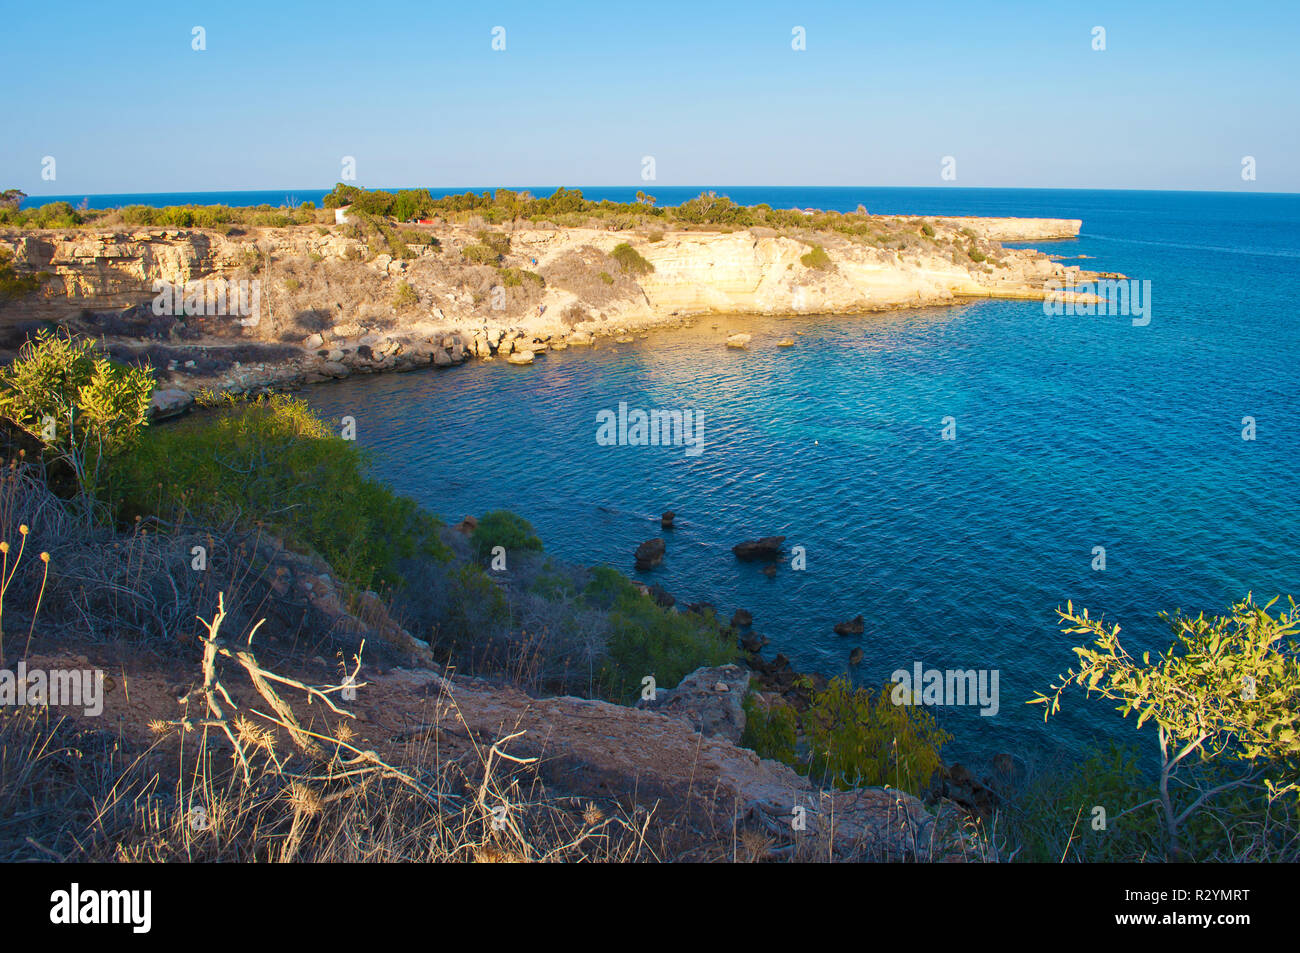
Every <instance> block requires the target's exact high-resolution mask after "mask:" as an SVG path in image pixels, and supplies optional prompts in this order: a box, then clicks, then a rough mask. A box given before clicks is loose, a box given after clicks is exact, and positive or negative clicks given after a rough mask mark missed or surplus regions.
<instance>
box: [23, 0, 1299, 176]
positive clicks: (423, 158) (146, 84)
mask: <svg viewBox="0 0 1300 953" xmlns="http://www.w3.org/2000/svg"><path fill="white" fill-rule="evenodd" d="M0 17H2V19H0V22H3V23H4V24H5V30H4V34H3V36H0V62H3V64H4V67H5V68H4V77H5V86H6V90H5V92H6V100H7V102H8V103H9V104H10V108H9V109H8V110H6V112H7V116H6V119H5V121H4V125H3V133H0V188H5V187H17V188H22V189H24V190H25V191H27V192H28V193H30V194H32V195H41V194H60V195H62V194H78V195H79V194H95V193H104V192H155V191H181V190H221V189H285V190H289V189H294V188H298V189H302V188H328V187H329V186H331V185H332V184H333V183H334V182H336V181H338V180H339V178H340V175H341V164H342V157H343V156H354V157H355V158H356V163H357V179H356V182H357V184H360V185H366V186H372V187H377V186H389V187H391V186H405V185H422V186H431V187H453V186H494V185H560V184H565V185H571V186H572V185H577V186H581V185H637V184H640V183H641V181H642V180H641V168H642V157H643V156H653V157H654V159H655V173H656V179H655V182H656V183H658V184H660V185H695V184H704V183H718V184H727V185H863V186H871V185H880V186H889V185H895V186H943V185H948V184H951V185H955V186H959V187H962V186H964V187H1029V188H1151V189H1209V190H1238V189H1244V190H1250V191H1261V192H1286V191H1300V123H1297V117H1298V114H1300V109H1298V108H1297V105H1296V104H1297V102H1300V95H1298V94H1300V68H1297V65H1298V64H1300V53H1297V49H1300V3H1296V2H1294V0H1287V2H1280V0H1279V2H1274V0H1254V2H1251V3H1248V4H1240V5H1234V6H1231V7H1225V6H1224V5H1223V4H1222V3H1219V4H1211V3H1200V2H1187V3H1163V2H1149V3H1143V2H1140V0H1129V2H1118V3H1111V2H1089V3H1073V2H1051V0H1038V2H1032V3H1020V2H997V0H987V2H982V3H970V2H962V3H957V2H952V3H950V2H946V0H927V2H915V0H913V2H907V3H890V4H879V3H851V4H850V3H844V2H840V3H822V4H819V3H803V2H787V3H763V2H750V3H743V4H711V3H704V2H698V0H697V2H693V3H676V2H658V0H656V2H653V3H621V2H616V0H605V2H601V3H558V2H557V3H539V2H537V0H531V2H528V3H492V2H479V3H468V4H466V3H454V4H449V3H438V2H430V0H425V2H422V3H404V2H394V0H385V2H383V3H374V4H361V3H356V2H349V3H329V2H322V0H313V2H311V3H302V2H293V0H289V2H279V3H271V2H262V3H246V2H242V0H232V2H220V3H217V2H207V3H185V2H172V3H151V2H131V3H123V4H117V3H114V4H109V3H104V2H102V0H100V2H95V3H81V2H70V3H57V4H55V3H46V4H37V3H25V2H24V3H18V2H15V0H2V3H0ZM195 26H202V27H203V28H204V30H205V31H206V46H207V48H206V50H203V51H201V52H197V51H195V50H193V49H192V48H191V41H192V28H193V27H195ZM495 26H503V27H505V31H506V32H505V39H506V49H505V50H504V51H501V52H497V51H494V50H493V49H492V45H491V44H492V29H493V27H495ZM795 26H802V27H804V28H805V30H806V37H807V49H806V50H803V51H795V50H792V49H791V37H792V33H791V31H792V28H793V27H795ZM1095 26H1103V27H1104V28H1105V30H1106V49H1105V50H1104V51H1094V50H1093V49H1092V30H1093V27H1095ZM1247 155H1249V156H1254V157H1255V161H1256V174H1257V178H1256V180H1255V181H1253V182H1247V181H1243V180H1242V177H1241V163H1242V157H1243V156H1247ZM45 156H53V157H54V158H55V161H56V176H57V178H56V179H55V181H53V182H50V181H43V180H42V178H41V162H42V159H43V157H45ZM944 156H952V157H954V158H955V159H956V173H957V178H956V180H955V181H953V182H951V183H949V182H945V181H944V180H942V179H941V178H940V169H941V161H942V159H943V157H944Z"/></svg>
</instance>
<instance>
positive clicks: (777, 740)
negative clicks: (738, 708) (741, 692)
mask: <svg viewBox="0 0 1300 953" xmlns="http://www.w3.org/2000/svg"><path fill="white" fill-rule="evenodd" d="M744 709H745V732H744V734H743V735H741V738H740V744H741V747H744V748H749V749H750V750H751V751H753V752H754V753H755V754H757V755H758V756H759V757H760V758H771V759H772V760H774V761H780V762H782V763H783V764H789V765H793V764H794V763H795V743H796V738H797V729H798V724H799V716H798V715H796V714H795V710H794V709H793V708H791V707H790V706H789V705H787V704H784V703H783V702H777V703H774V704H773V705H772V706H771V707H770V708H764V707H763V706H762V705H761V704H759V702H758V697H757V696H756V695H755V694H754V693H753V692H750V693H749V694H748V695H746V696H745V702H744Z"/></svg>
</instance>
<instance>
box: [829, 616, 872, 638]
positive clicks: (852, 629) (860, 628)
mask: <svg viewBox="0 0 1300 953" xmlns="http://www.w3.org/2000/svg"><path fill="white" fill-rule="evenodd" d="M865 630H866V626H865V624H864V623H863V621H862V616H860V615H857V616H854V617H853V618H852V619H850V620H849V621H848V622H837V623H835V634H836V635H861V634H862V633H863V632H864V631H865Z"/></svg>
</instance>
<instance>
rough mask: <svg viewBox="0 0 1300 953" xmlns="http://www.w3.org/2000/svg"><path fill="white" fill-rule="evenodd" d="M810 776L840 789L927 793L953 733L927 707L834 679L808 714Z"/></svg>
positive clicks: (805, 723) (805, 719)
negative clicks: (884, 788)
mask: <svg viewBox="0 0 1300 953" xmlns="http://www.w3.org/2000/svg"><path fill="white" fill-rule="evenodd" d="M803 727H804V736H805V737H806V739H807V741H808V747H809V750H810V753H811V763H810V765H809V773H810V775H811V776H812V777H813V778H814V779H815V780H817V781H818V782H820V783H823V784H825V783H829V784H834V785H835V786H837V787H840V788H844V789H847V788H852V787H862V786H880V785H886V784H887V785H890V786H891V787H895V788H899V789H900V790H903V791H910V792H911V793H913V794H920V793H922V792H923V791H924V790H925V789H926V788H927V787H928V786H929V784H930V780H931V778H933V776H934V773H935V772H936V771H938V770H939V768H940V766H941V765H942V764H943V759H942V757H941V751H942V749H943V746H944V745H945V744H947V743H948V742H949V741H951V740H952V736H951V735H949V734H948V733H947V732H945V731H943V730H941V729H940V728H939V727H938V726H937V725H936V724H935V721H934V717H933V716H932V715H931V714H930V713H929V712H928V711H926V710H924V709H923V708H918V707H914V706H912V705H895V704H894V703H893V702H892V701H891V700H890V690H889V687H888V686H887V687H886V688H885V689H883V690H881V691H878V692H873V691H871V690H870V689H867V688H858V689H856V690H855V689H854V688H853V687H852V685H851V684H850V683H849V680H848V679H847V678H844V677H842V676H841V677H840V678H834V679H832V680H831V682H830V684H829V685H827V686H826V688H825V689H824V690H823V691H820V692H818V693H816V694H815V695H814V696H813V700H812V705H811V706H810V707H809V709H808V711H806V712H804V715H803Z"/></svg>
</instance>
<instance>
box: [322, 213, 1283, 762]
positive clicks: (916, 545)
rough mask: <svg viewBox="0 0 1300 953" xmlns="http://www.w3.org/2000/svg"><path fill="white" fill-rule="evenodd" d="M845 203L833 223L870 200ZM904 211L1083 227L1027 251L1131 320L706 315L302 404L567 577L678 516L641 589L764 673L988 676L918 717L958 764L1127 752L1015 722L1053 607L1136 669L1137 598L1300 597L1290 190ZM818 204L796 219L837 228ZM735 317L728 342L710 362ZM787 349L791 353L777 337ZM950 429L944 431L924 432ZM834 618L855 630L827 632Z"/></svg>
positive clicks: (1081, 730)
mask: <svg viewBox="0 0 1300 953" xmlns="http://www.w3.org/2000/svg"><path fill="white" fill-rule="evenodd" d="M842 191H843V192H844V193H846V194H844V195H843V196H841V197H840V198H839V199H837V200H836V201H837V202H839V203H840V205H843V206H844V207H847V208H853V207H854V206H855V205H856V203H857V201H858V200H859V198H858V197H857V196H858V195H859V193H861V192H863V191H864V190H856V191H851V190H842ZM894 191H901V190H894ZM914 191H915V192H916V193H917V194H916V195H914V196H913V197H912V202H913V206H912V207H914V208H916V209H917V210H918V211H921V212H925V213H929V214H938V213H949V214H1012V213H1016V214H1030V215H1034V214H1036V215H1059V216H1067V217H1075V218H1083V219H1084V232H1083V235H1082V236H1081V237H1080V239H1078V240H1077V241H1072V242H1061V243H1048V244H1047V245H1044V246H1043V247H1044V248H1045V250H1048V251H1050V252H1052V253H1055V254H1063V255H1078V254H1087V255H1091V256H1095V260H1092V261H1088V262H1086V263H1085V264H1086V266H1087V267H1091V268H1097V269H1100V270H1115V271H1122V272H1124V273H1126V274H1128V275H1130V276H1132V277H1136V278H1146V279H1150V280H1151V281H1152V295H1153V302H1154V306H1153V310H1152V320H1151V323H1150V325H1149V326H1147V327H1134V326H1133V325H1132V324H1131V321H1130V319H1129V318H1127V317H1092V318H1088V317H1049V316H1047V315H1045V314H1044V313H1043V309H1042V306H1041V305H1040V304H1037V303H1033V302H1002V301H981V302H979V303H975V304H970V305H964V306H959V307H954V308H949V309H924V310H913V311H900V312H894V313H889V314H884V315H870V316H862V317H852V318H845V317H811V318H810V317H800V318H788V319H769V318H741V317H735V318H723V319H701V320H700V321H699V322H698V324H697V325H696V326H695V327H694V328H691V329H688V330H679V331H665V332H658V333H654V334H652V335H651V336H650V338H649V339H648V340H645V341H638V342H637V343H636V344H633V345H609V344H602V345H601V346H599V347H597V348H595V349H594V350H582V349H570V350H569V351H567V352H564V353H562V354H551V355H548V356H545V357H541V358H539V359H538V361H537V363H536V364H534V365H533V366H532V367H530V368H515V367H510V366H507V365H505V364H503V363H500V362H494V363H491V364H487V365H471V366H466V367H463V368H459V369H455V370H452V371H446V372H434V371H428V372H415V373H410V374H400V375H386V376H378V377H363V378H357V379H352V380H348V381H345V382H341V383H337V384H330V385H321V386H318V387H315V388H312V389H310V390H309V391H308V396H309V399H310V400H311V402H312V403H313V405H314V406H315V407H317V409H319V410H320V411H322V412H324V413H325V414H327V415H330V416H339V415H342V414H351V415H353V416H355V417H356V419H357V421H358V439H359V441H360V442H361V444H363V445H365V446H368V447H371V448H374V449H376V450H378V451H379V453H380V461H381V462H380V466H379V468H378V472H379V475H380V476H381V477H382V478H383V479H385V480H387V481H388V482H390V483H391V484H393V485H394V486H395V487H396V488H397V489H398V490H400V491H401V492H403V493H406V494H408V495H411V496H413V497H415V498H416V499H418V500H419V501H420V502H421V503H423V504H425V505H426V506H428V507H430V508H431V509H433V510H434V511H436V512H438V513H441V514H443V515H444V516H446V517H448V518H452V519H458V518H459V517H460V516H462V515H464V514H466V513H474V514H481V513H483V512H484V511H486V510H489V509H494V508H498V507H505V508H508V509H511V510H514V511H516V512H518V513H520V514H522V515H524V516H525V517H527V518H528V519H529V520H531V521H532V522H533V524H534V525H535V526H536V528H537V530H538V532H539V534H540V535H541V537H542V538H543V540H544V541H545V542H546V545H547V549H548V551H549V552H551V553H554V554H556V555H558V556H560V557H563V558H565V559H568V560H572V561H575V562H581V563H587V564H595V563H608V564H610V565H613V566H616V567H619V568H621V569H624V570H626V571H628V572H631V571H632V551H633V549H634V548H635V547H636V545H637V544H638V543H640V542H641V541H643V540H645V539H648V538H650V537H651V536H654V535H657V534H659V532H660V531H659V528H658V525H657V516H658V514H659V513H660V512H661V511H662V510H665V509H672V510H675V511H676V512H677V528H675V529H674V530H672V531H671V532H668V533H665V534H664V535H665V536H666V538H667V540H668V551H667V556H666V558H665V560H664V563H663V565H662V566H661V567H659V568H657V569H655V570H653V571H652V572H649V573H642V574H640V576H641V577H642V578H643V579H645V580H646V581H657V582H659V583H661V584H662V585H663V586H664V587H665V588H667V589H668V590H669V591H670V592H673V593H674V594H675V595H676V596H677V597H678V599H679V600H684V601H695V600H705V601H709V602H712V603H714V604H715V605H717V606H718V607H719V608H720V610H722V611H723V612H725V613H727V614H729V613H730V612H731V611H732V610H733V609H735V608H736V607H741V606H743V607H745V608H748V609H749V610H751V611H752V612H753V614H754V618H755V628H756V629H757V630H758V631H761V632H762V633H764V634H765V635H767V636H768V637H769V638H770V639H771V645H770V647H769V649H768V653H769V655H770V654H772V653H775V652H777V651H781V652H784V653H786V654H787V655H788V656H789V657H790V658H791V659H792V660H793V661H794V662H795V663H796V666H797V667H801V668H805V669H815V670H819V671H822V672H824V673H826V674H828V675H830V674H835V673H838V672H841V671H845V670H846V669H847V656H848V652H849V649H850V648H851V647H853V646H855V645H861V646H862V647H863V649H864V651H865V659H864V661H863V663H862V664H861V666H860V667H859V668H858V669H857V670H856V671H855V673H854V674H855V677H856V678H859V679H861V680H863V681H866V682H872V683H880V682H883V681H884V680H885V679H886V678H888V676H889V675H890V673H891V672H892V671H894V670H895V669H897V668H909V669H910V668H911V666H912V664H913V663H914V662H916V661H920V662H922V663H923V664H924V665H925V666H926V667H934V668H941V669H946V668H962V669H967V668H976V669H983V668H989V669H997V670H999V672H1000V689H1001V692H1000V694H1001V710H1000V712H999V713H998V715H997V716H996V717H980V716H979V714H978V713H977V710H976V709H974V708H964V709H958V708H947V709H937V710H936V714H937V716H938V717H939V719H940V721H941V723H943V724H944V725H945V727H947V728H949V730H951V731H953V732H954V733H955V734H956V735H957V741H956V742H955V743H954V744H953V745H952V747H951V748H950V753H951V754H953V755H955V756H958V757H963V756H971V755H979V754H987V753H989V752H991V751H998V750H1011V751H1017V752H1022V753H1029V752H1031V751H1044V752H1045V751H1048V750H1052V749H1057V748H1059V749H1063V750H1066V751H1077V750H1078V748H1079V747H1080V745H1081V743H1083V742H1084V741H1085V740H1086V739H1088V738H1089V737H1095V736H1098V735H1101V734H1105V733H1109V734H1111V735H1116V734H1118V735H1119V736H1125V735H1131V728H1130V726H1129V725H1125V724H1124V723H1123V722H1121V721H1120V720H1119V719H1118V716H1117V715H1114V714H1112V713H1111V712H1109V711H1108V710H1107V709H1106V707H1105V706H1103V705H1097V704H1088V705H1085V704H1083V703H1082V702H1081V701H1079V700H1078V699H1077V698H1071V699H1070V701H1069V703H1068V704H1067V705H1066V708H1065V710H1064V711H1063V712H1062V714H1061V715H1060V716H1058V717H1056V718H1053V719H1052V721H1051V722H1050V723H1048V724H1047V725H1046V726H1044V724H1043V722H1042V720H1041V709H1038V708H1036V707H1034V708H1030V707H1027V706H1025V705H1024V704H1023V703H1024V701H1025V700H1027V699H1028V698H1029V697H1031V695H1032V694H1033V693H1034V692H1035V691H1037V690H1040V689H1045V688H1046V687H1047V685H1048V684H1049V682H1050V680H1051V679H1052V677H1053V676H1054V675H1055V674H1056V673H1058V672H1060V671H1063V670H1064V669H1065V667H1067V666H1068V665H1069V664H1070V663H1071V662H1072V660H1073V656H1072V654H1071V653H1070V651H1069V649H1070V646H1071V645H1072V644H1073V642H1072V641H1071V640H1070V639H1069V638H1067V637H1066V636H1063V635H1061V634H1060V633H1059V632H1058V630H1057V628H1056V616H1055V612H1054V610H1055V608H1056V607H1057V606H1063V605H1064V604H1065V601H1066V600H1067V599H1073V600H1074V602H1075V604H1076V605H1084V606H1088V607H1089V608H1090V609H1092V610H1093V612H1094V614H1095V613H1099V612H1104V613H1105V614H1106V616H1107V617H1108V618H1109V619H1112V620H1114V621H1117V622H1119V623H1120V624H1121V625H1123V627H1124V630H1125V632H1126V633H1127V634H1128V636H1129V638H1131V639H1132V640H1133V646H1132V648H1135V649H1138V650H1141V649H1146V648H1161V647H1163V646H1164V645H1165V644H1166V643H1167V641H1168V639H1167V638H1166V636H1165V630H1164V629H1163V628H1162V626H1161V624H1160V623H1159V621H1158V620H1157V619H1156V618H1155V616H1156V613H1157V612H1158V611H1159V610H1161V609H1173V608H1175V607H1182V608H1184V609H1187V610H1191V611H1199V610H1206V611H1210V610H1215V609H1219V608H1222V607H1224V606H1225V605H1227V604H1228V603H1229V602H1230V601H1232V600H1235V599H1238V598H1241V597H1242V596H1244V595H1245V593H1246V592H1247V591H1248V590H1253V591H1254V592H1255V593H1256V595H1257V596H1263V597H1271V596H1273V595H1276V594H1278V593H1288V592H1290V593H1295V594H1296V595H1297V596H1298V597H1300V565H1298V563H1297V558H1296V553H1297V546H1296V538H1297V530H1298V529H1300V515H1298V513H1297V503H1300V482H1298V481H1297V478H1296V475H1295V466H1296V461H1297V459H1300V454H1298V452H1297V451H1300V420H1298V419H1297V390H1298V388H1297V385H1298V384H1300V380H1298V378H1300V372H1298V371H1297V362H1296V358H1297V355H1300V325H1298V323H1297V317H1296V310H1295V309H1296V301H1295V296H1294V294H1293V289H1294V287H1295V284H1294V281H1295V279H1296V277H1297V271H1300V229H1298V228H1297V226H1300V197H1296V196H1252V195H1246V196H1240V195H1237V196H1234V195H1219V194H1214V195H1185V194H1173V193H1116V192H1111V193H1097V192H1057V193H1032V192H1026V193H1019V194H1018V195H1019V201H1018V204H1016V203H1015V202H1013V199H1015V198H1016V194H1009V193H1005V192H998V193H995V192H990V193H988V194H987V195H982V194H981V193H967V196H966V197H965V198H962V199H961V200H960V201H958V198H957V197H955V196H954V195H953V194H948V195H943V194H938V195H936V194H934V193H942V190H914ZM1009 195H1010V197H1008V196H1009ZM971 196H974V197H971ZM818 197H819V196H813V197H811V198H809V199H808V200H807V201H806V202H796V203H794V204H820V205H822V206H823V207H826V206H830V207H836V202H831V201H826V200H824V199H825V196H824V195H822V196H820V198H822V199H823V200H822V201H820V202H818V201H816V200H817V198H818ZM745 200H747V201H755V200H757V199H754V198H753V197H750V196H746V197H745ZM944 203H948V204H944ZM773 204H777V203H776V202H775V201H774V202H773ZM782 204H787V205H788V204H792V203H790V202H783V203H782ZM877 204H879V203H877ZM873 210H875V209H874V208H873ZM742 328H743V329H744V330H745V331H747V332H749V333H751V334H753V336H754V338H753V341H752V343H751V345H750V348H749V349H748V350H747V351H736V350H728V349H726V348H724V347H723V346H722V344H721V341H722V337H723V335H724V334H725V333H727V332H729V331H733V330H740V329H742ZM799 331H801V332H804V333H803V334H799V335H797V334H796V332H799ZM785 337H793V338H794V339H795V340H796V346H795V347H794V348H780V349H778V348H777V347H775V343H776V341H777V340H779V339H781V338H785ZM620 401H626V402H627V403H628V404H629V405H630V406H632V407H640V408H643V409H647V410H649V409H683V410H684V409H690V410H693V411H696V412H697V413H698V414H700V415H701V417H702V420H703V423H704V442H705V449H704V452H703V453H702V454H701V455H700V456H694V457H693V456H690V455H687V454H686V453H684V452H683V450H682V448H673V447H627V446H613V447H606V446H599V445H598V444H597V442H596V418H597V414H598V412H600V411H601V410H603V409H610V410H615V409H617V407H618V404H619V402H620ZM1248 415H1249V416H1253V417H1255V418H1256V420H1257V422H1258V439H1257V440H1255V441H1253V442H1247V441H1243V440H1242V439H1241V427H1242V423H1241V421H1242V417H1244V416H1248ZM946 416H952V417H955V418H956V421H957V428H958V429H957V433H958V439H957V440H956V441H951V442H949V441H944V440H942V439H940V430H941V423H940V421H941V419H942V418H944V417H946ZM767 534H783V535H785V536H787V537H788V541H787V546H792V545H802V546H804V547H806V550H807V570H806V571H804V572H796V571H792V570H791V569H790V568H789V566H788V563H787V564H784V565H783V567H782V569H781V570H780V571H779V572H778V574H777V575H776V577H775V578H771V579H769V578H767V577H765V576H764V575H762V573H761V572H760V568H761V567H760V565H758V564H752V565H745V564H739V563H737V562H736V560H735V559H734V558H733V557H732V555H731V553H730V551H729V550H730V547H731V546H732V545H733V544H734V543H736V542H738V541H739V540H741V539H745V538H750V537H753V536H757V535H767ZM1095 546H1104V547H1105V548H1106V561H1107V565H1106V570H1105V571H1104V572H1097V571H1094V570H1093V569H1092V568H1091V562H1092V558H1093V547H1095ZM858 613H861V614H862V615H863V616H864V617H865V619H866V626H867V630H866V634H865V635H864V636H862V637H861V638H860V639H852V638H840V637H838V636H836V635H834V634H833V633H832V631H831V627H832V625H833V624H834V623H835V622H837V621H842V620H845V619H848V618H850V617H852V616H854V615H857V614H858Z"/></svg>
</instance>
